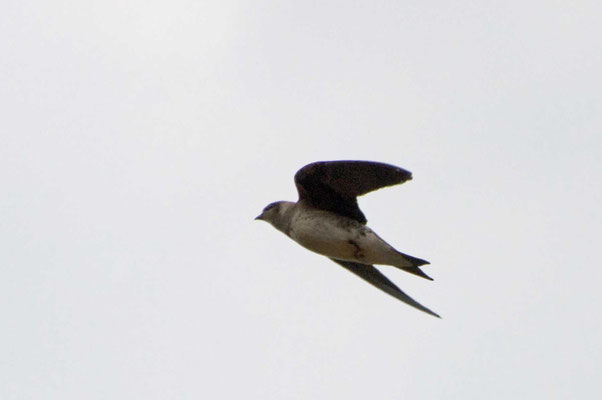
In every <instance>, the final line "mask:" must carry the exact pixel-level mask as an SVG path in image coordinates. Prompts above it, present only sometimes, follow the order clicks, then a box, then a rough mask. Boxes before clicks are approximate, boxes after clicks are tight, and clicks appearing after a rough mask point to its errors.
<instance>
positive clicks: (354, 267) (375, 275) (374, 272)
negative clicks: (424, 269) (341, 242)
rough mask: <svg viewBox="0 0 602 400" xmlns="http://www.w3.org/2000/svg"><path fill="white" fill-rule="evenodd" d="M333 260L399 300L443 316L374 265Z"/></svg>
mask: <svg viewBox="0 0 602 400" xmlns="http://www.w3.org/2000/svg"><path fill="white" fill-rule="evenodd" d="M331 260H332V261H334V262H335V263H337V264H339V265H341V266H342V267H343V268H345V269H347V270H349V271H351V272H353V273H354V274H356V275H357V276H359V277H360V278H362V279H363V280H365V281H367V282H368V283H370V284H371V285H374V286H375V287H377V288H379V289H380V290H382V291H383V292H385V293H387V294H390V295H391V296H393V297H395V298H396V299H398V300H401V301H403V302H404V303H406V304H407V305H410V306H412V307H414V308H417V309H418V310H420V311H424V312H425V313H427V314H430V315H432V316H434V317H437V318H441V317H440V316H439V315H438V314H437V313H435V312H433V311H431V310H429V309H428V308H426V307H425V306H423V305H422V304H420V303H418V302H417V301H416V300H414V299H413V298H411V297H410V296H408V295H407V294H405V293H404V292H402V291H401V289H399V288H398V287H397V286H396V285H395V284H394V283H393V282H391V281H390V280H389V278H387V277H386V276H384V275H383V274H382V273H381V272H380V271H379V270H378V269H376V268H374V266H372V265H367V264H360V263H355V262H351V261H341V260H335V259H334V258H331Z"/></svg>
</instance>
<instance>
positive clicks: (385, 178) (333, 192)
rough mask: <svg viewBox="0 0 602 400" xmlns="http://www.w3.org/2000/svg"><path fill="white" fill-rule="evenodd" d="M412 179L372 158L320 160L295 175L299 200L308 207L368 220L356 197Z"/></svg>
mask: <svg viewBox="0 0 602 400" xmlns="http://www.w3.org/2000/svg"><path fill="white" fill-rule="evenodd" d="M410 179H412V174H411V173H410V172H409V171H406V170H404V169H402V168H399V167H396V166H393V165H390V164H384V163H379V162H373V161H321V162H315V163H312V164H308V165H306V166H305V167H303V168H301V169H300V170H299V171H297V173H296V174H295V185H296V186H297V191H298V192H299V200H304V201H307V202H308V203H309V204H310V205H311V206H313V207H315V208H319V209H322V210H327V211H331V212H334V213H337V214H339V215H344V216H346V217H349V218H352V219H354V220H356V221H358V222H360V223H362V224H365V223H366V222H367V220H366V217H365V215H364V214H363V213H362V211H361V210H360V209H359V206H358V204H357V198H356V197H357V196H361V195H363V194H366V193H369V192H371V191H373V190H377V189H380V188H383V187H387V186H392V185H397V184H400V183H403V182H405V181H408V180H410Z"/></svg>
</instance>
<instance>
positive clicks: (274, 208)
mask: <svg viewBox="0 0 602 400" xmlns="http://www.w3.org/2000/svg"><path fill="white" fill-rule="evenodd" d="M294 205H295V203H292V202H290V201H275V202H273V203H270V204H268V205H267V206H265V208H264V209H263V211H262V212H261V214H259V215H258V216H257V217H255V219H256V220H257V219H259V220H262V221H265V222H269V223H270V224H272V225H273V226H274V227H275V228H276V229H278V230H281V231H284V229H286V228H287V226H288V223H289V222H290V221H289V219H290V218H288V216H287V215H285V214H286V212H287V211H288V210H289V209H290V208H291V207H292V206H294Z"/></svg>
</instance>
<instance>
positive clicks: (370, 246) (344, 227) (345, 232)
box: [288, 203, 426, 269]
mask: <svg viewBox="0 0 602 400" xmlns="http://www.w3.org/2000/svg"><path fill="white" fill-rule="evenodd" d="M288 236H289V237H290V238H291V239H293V240H294V241H295V242H297V243H299V244H300V245H301V246H303V247H305V248H306V249H308V250H311V251H313V252H315V253H318V254H321V255H323V256H326V257H329V258H334V259H337V260H342V261H353V262H359V263H363V264H380V265H392V266H395V267H398V268H401V269H404V267H405V268H407V267H410V268H411V267H413V263H412V262H410V261H409V259H408V257H409V256H407V255H405V254H403V253H400V252H398V251H397V250H395V249H394V248H393V247H392V246H391V245H389V244H388V243H387V242H385V241H384V240H383V239H381V238H380V237H379V236H378V235H377V234H376V233H374V231H373V230H372V229H370V228H369V227H368V226H366V225H364V224H361V223H359V222H357V221H356V220H353V219H351V218H348V217H343V216H340V215H337V214H335V213H333V212H330V211H324V210H319V209H316V208H313V207H311V206H309V205H306V204H303V203H301V204H299V206H298V207H295V208H294V209H293V212H292V215H291V224H290V230H289V232H288ZM425 263H426V262H425Z"/></svg>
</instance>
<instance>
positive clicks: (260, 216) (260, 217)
mask: <svg viewBox="0 0 602 400" xmlns="http://www.w3.org/2000/svg"><path fill="white" fill-rule="evenodd" d="M258 219H259V220H263V213H261V214H259V215H258V216H256V217H255V221H257V220H258Z"/></svg>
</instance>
